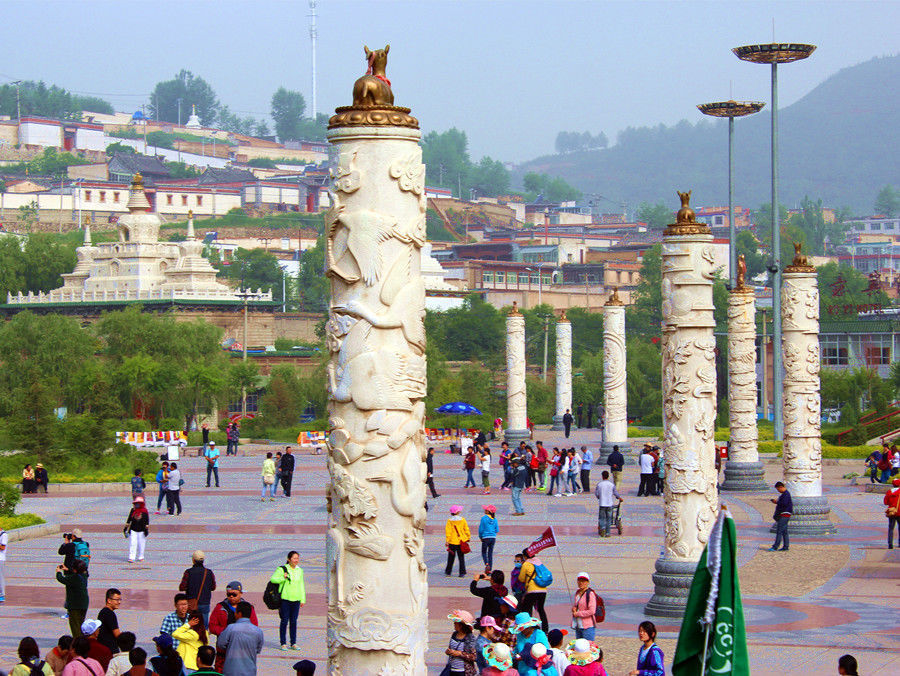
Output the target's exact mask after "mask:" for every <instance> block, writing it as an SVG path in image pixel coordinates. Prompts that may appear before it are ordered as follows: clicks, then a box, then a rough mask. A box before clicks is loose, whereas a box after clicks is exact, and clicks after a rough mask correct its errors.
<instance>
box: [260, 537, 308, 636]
mask: <svg viewBox="0 0 900 676" xmlns="http://www.w3.org/2000/svg"><path fill="white" fill-rule="evenodd" d="M299 564H300V555H299V554H298V553H297V552H294V551H290V552H288V555H287V563H286V564H285V565H283V566H279V567H278V570H276V571H275V572H274V573H272V577H271V578H270V580H269V581H270V582H274V583H275V584H277V585H280V590H279V591H280V592H281V609H280V610H279V611H278V616H279V617H280V618H281V626H280V627H279V628H278V634H279V637H280V638H281V649H282V650H287V649H288V643H287V640H286V638H287V637H286V636H285V633H286V632H285V630H286V629H287V627H288V623H290V625H291V647H292V648H293V649H294V650H300V646H298V645H297V615H299V614H300V608H301V606H303V605H305V604H306V586H305V585H304V584H303V569H302V568H301V567H300V565H299Z"/></svg>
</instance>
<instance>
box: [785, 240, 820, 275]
mask: <svg viewBox="0 0 900 676" xmlns="http://www.w3.org/2000/svg"><path fill="white" fill-rule="evenodd" d="M802 248H803V244H802V243H801V242H794V260H793V261H791V264H790V265H788V266H787V267H786V268H785V269H784V271H785V272H815V271H816V268H815V266H813V265H810V263H809V259H808V258H807V257H806V255H805V254H803V253H801V249H802Z"/></svg>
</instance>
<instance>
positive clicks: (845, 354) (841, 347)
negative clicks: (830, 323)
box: [821, 336, 850, 366]
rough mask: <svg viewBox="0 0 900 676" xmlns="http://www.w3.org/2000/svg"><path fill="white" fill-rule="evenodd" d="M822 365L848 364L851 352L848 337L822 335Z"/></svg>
mask: <svg viewBox="0 0 900 676" xmlns="http://www.w3.org/2000/svg"><path fill="white" fill-rule="evenodd" d="M821 348H822V366H847V365H849V364H850V354H849V351H848V349H847V340H846V338H841V337H840V336H822V338H821Z"/></svg>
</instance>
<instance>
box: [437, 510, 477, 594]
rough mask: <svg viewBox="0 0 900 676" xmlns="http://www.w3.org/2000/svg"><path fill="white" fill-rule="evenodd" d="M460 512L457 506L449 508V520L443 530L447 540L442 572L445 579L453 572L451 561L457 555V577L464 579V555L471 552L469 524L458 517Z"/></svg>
mask: <svg viewBox="0 0 900 676" xmlns="http://www.w3.org/2000/svg"><path fill="white" fill-rule="evenodd" d="M461 512H462V507H460V506H459V505H453V506H452V507H450V518H449V519H447V525H446V526H445V528H444V533H445V535H446V538H447V568H446V569H445V570H444V574H445V575H446V576H447V577H450V573H452V572H453V559H454V558H456V556H457V555H459V576H460V577H465V575H466V554H468V553H469V552H470V551H471V549H470V547H469V540H470V539H471V538H472V534H471V533H470V532H469V524H468V523H467V522H466V520H465V519H464V518H463V517H462V516H461V515H460V513H461Z"/></svg>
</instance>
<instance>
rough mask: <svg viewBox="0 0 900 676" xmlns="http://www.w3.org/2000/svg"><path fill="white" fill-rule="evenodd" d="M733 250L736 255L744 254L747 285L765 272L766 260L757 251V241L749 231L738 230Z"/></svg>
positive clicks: (762, 254) (764, 256)
mask: <svg viewBox="0 0 900 676" xmlns="http://www.w3.org/2000/svg"><path fill="white" fill-rule="evenodd" d="M734 244H735V247H734V248H735V250H736V251H737V253H738V255H740V254H744V262H745V263H746V264H747V283H750V280H751V279H752V278H754V277H756V276H757V275H759V274H762V273H763V272H766V266H767V265H768V259H767V258H766V255H765V254H764V253H762V252H761V251H760V250H759V241H758V240H757V239H756V237H755V236H754V235H753V233H752V232H751V231H750V230H739V231H738V233H737V236H736V237H735V241H734Z"/></svg>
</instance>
